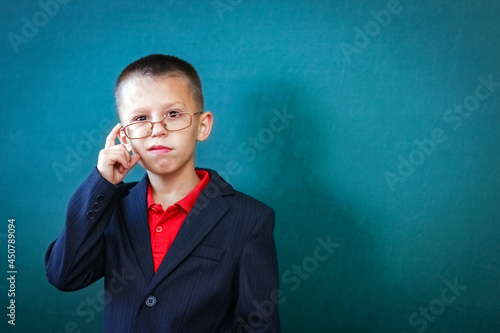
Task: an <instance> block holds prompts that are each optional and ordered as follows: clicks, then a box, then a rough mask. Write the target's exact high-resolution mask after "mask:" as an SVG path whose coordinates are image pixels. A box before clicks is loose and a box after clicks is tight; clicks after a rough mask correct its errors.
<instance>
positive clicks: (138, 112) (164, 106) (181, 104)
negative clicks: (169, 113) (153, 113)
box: [130, 102, 186, 117]
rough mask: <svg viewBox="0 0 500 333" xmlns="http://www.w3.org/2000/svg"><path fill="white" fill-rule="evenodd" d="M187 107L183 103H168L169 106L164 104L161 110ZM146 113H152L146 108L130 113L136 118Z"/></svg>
mask: <svg viewBox="0 0 500 333" xmlns="http://www.w3.org/2000/svg"><path fill="white" fill-rule="evenodd" d="M177 105H178V106H184V107H185V106H186V104H184V103H182V102H174V103H167V104H164V105H162V107H161V109H162V110H164V109H169V108H171V107H173V106H177ZM144 112H148V113H149V112H150V110H149V109H144V108H138V109H135V110H132V111H130V116H131V117H132V116H135V115H137V114H141V113H144Z"/></svg>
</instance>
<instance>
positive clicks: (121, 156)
mask: <svg viewBox="0 0 500 333" xmlns="http://www.w3.org/2000/svg"><path fill="white" fill-rule="evenodd" d="M115 147H118V149H113V148H114V147H113V148H111V149H109V150H107V151H106V152H105V156H106V160H107V161H108V162H107V163H106V164H108V165H110V166H114V165H115V164H120V165H123V166H124V167H128V165H129V164H130V158H131V157H130V154H129V153H128V152H127V151H126V150H125V149H124V148H122V147H121V146H115Z"/></svg>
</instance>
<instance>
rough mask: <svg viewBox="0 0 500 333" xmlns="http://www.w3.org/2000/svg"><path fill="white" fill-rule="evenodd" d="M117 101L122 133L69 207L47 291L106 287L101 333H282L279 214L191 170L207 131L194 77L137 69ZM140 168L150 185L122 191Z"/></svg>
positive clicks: (165, 68)
mask: <svg viewBox="0 0 500 333" xmlns="http://www.w3.org/2000/svg"><path fill="white" fill-rule="evenodd" d="M115 98H116V104H117V110H118V114H119V118H120V121H121V123H119V124H117V125H116V126H115V127H114V128H113V129H112V130H111V133H110V134H109V135H108V137H107V138H106V144H105V148H104V149H103V150H101V152H100V153H99V159H98V162H97V168H95V169H94V170H93V172H92V173H91V174H90V176H89V177H88V178H87V179H86V180H85V181H84V182H83V184H82V185H81V186H80V187H79V188H78V189H77V190H76V192H75V194H74V195H73V196H72V198H71V199H70V201H69V204H68V212H67V218H66V226H65V228H64V230H63V231H62V233H61V235H60V236H59V237H58V238H57V240H56V241H55V242H54V243H52V244H51V245H50V247H49V249H48V250H47V254H46V258H45V266H46V271H47V278H48V280H49V282H50V283H51V284H53V285H54V286H55V287H57V288H58V289H60V290H63V291H73V290H77V289H81V288H84V287H86V286H88V285H90V284H92V283H93V282H95V281H96V280H98V279H99V278H101V277H103V276H104V285H105V295H106V299H105V304H106V306H105V328H106V332H120V333H124V332H182V333H185V332H196V333H200V332H279V318H278V311H277V303H278V296H279V291H278V290H277V288H278V272H277V259H276V250H275V245H274V240H273V235H272V232H273V228H274V212H273V210H272V209H271V208H269V207H268V206H266V205H264V204H263V203H261V202H258V201H257V200H255V199H253V198H251V197H248V196H246V195H245V194H242V193H240V192H238V191H235V190H234V189H233V188H232V187H231V185H229V184H228V183H227V182H226V181H224V180H223V179H222V178H221V177H220V176H219V175H218V174H217V173H216V172H215V171H213V170H208V169H198V168H195V163H194V155H195V146H196V142H197V141H204V140H205V139H206V138H207V137H208V136H209V134H210V131H211V128H212V122H213V116H212V113H211V112H203V95H202V90H201V82H200V79H199V77H198V74H197V73H196V70H195V69H194V68H193V67H192V66H191V65H190V64H189V63H187V62H185V61H183V60H181V59H179V58H176V57H173V56H165V55H150V56H147V57H144V58H141V59H139V60H137V61H135V62H133V63H132V64H130V65H129V66H127V67H126V68H125V69H124V70H123V72H122V73H121V74H120V76H119V77H118V80H117V83H116V88H115ZM116 138H118V139H119V141H120V143H119V144H116V143H115V140H116ZM137 163H139V164H141V165H142V166H143V167H144V168H145V169H146V173H147V175H146V176H145V177H144V178H143V179H142V180H141V181H140V182H138V183H123V179H124V177H125V175H126V174H127V173H128V172H129V171H130V169H132V168H133V167H134V165H136V164H137Z"/></svg>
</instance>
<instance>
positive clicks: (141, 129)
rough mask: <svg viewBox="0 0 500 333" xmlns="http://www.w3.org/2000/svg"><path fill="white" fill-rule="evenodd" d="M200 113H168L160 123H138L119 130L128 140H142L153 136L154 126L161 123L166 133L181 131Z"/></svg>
mask: <svg viewBox="0 0 500 333" xmlns="http://www.w3.org/2000/svg"><path fill="white" fill-rule="evenodd" d="M198 114H201V112H196V113H190V112H178V111H170V112H169V113H167V114H166V115H165V117H164V118H163V119H162V120H160V121H138V122H135V123H132V124H129V125H127V126H124V127H122V128H121V129H120V131H123V132H124V133H125V135H126V136H127V138H129V139H142V138H146V137H148V136H150V135H151V134H153V128H154V125H155V124H158V123H161V124H162V125H163V127H165V129H166V130H167V131H168V132H176V131H181V130H183V129H186V128H188V127H189V126H191V124H192V123H193V117H194V116H196V115H198Z"/></svg>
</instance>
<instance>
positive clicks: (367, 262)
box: [242, 78, 385, 332]
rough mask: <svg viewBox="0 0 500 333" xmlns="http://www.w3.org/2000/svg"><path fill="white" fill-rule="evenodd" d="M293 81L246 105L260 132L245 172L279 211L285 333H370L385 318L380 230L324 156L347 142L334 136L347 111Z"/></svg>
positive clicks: (266, 89)
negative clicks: (338, 183) (338, 118)
mask: <svg viewBox="0 0 500 333" xmlns="http://www.w3.org/2000/svg"><path fill="white" fill-rule="evenodd" d="M292 82H296V81H292V80H289V81H286V80H281V81H280V80H276V79H266V78H264V79H261V80H260V81H257V82H256V83H255V88H254V90H253V91H250V92H248V94H247V96H246V98H245V100H243V102H242V104H243V105H246V106H247V110H245V112H246V113H247V114H249V115H252V116H249V117H247V124H246V125H247V127H246V129H247V131H249V133H252V134H256V133H259V134H260V135H257V136H256V144H255V145H254V147H255V151H256V153H255V156H254V159H253V160H251V161H249V163H248V165H246V166H244V169H245V170H252V169H255V174H256V175H257V176H256V179H255V181H257V182H258V184H256V186H255V191H254V192H253V194H254V195H255V196H256V197H257V198H259V199H260V200H262V201H264V202H266V203H267V204H269V205H270V206H271V207H273V208H274V209H275V211H276V228H275V239H276V244H277V250H278V259H279V267H280V290H281V291H282V292H283V294H282V297H281V298H280V300H281V302H282V304H281V305H280V315H281V321H282V328H283V331H285V332H307V331H309V332H313V331H315V332H319V330H321V329H326V328H328V329H329V331H331V330H339V331H341V332H356V331H361V330H363V331H367V330H366V329H367V328H368V327H371V328H373V326H374V324H376V323H377V321H379V320H380V318H383V317H385V315H384V314H382V313H380V311H381V310H380V307H379V301H380V300H379V299H377V294H378V293H377V292H374V291H380V292H381V289H382V288H380V285H381V281H380V279H381V277H382V267H381V263H380V259H379V258H378V256H377V254H376V249H375V242H374V239H373V235H374V234H376V233H377V232H378V231H377V230H376V229H377V228H378V225H379V224H378V223H377V218H376V217H375V214H374V212H369V211H367V209H365V207H363V204H362V203H360V202H356V201H355V199H351V198H349V199H348V198H347V197H346V196H344V194H343V193H348V192H349V189H336V188H335V187H334V186H333V185H332V184H334V181H332V179H329V178H331V176H325V173H326V172H325V170H324V168H330V170H331V169H332V168H333V169H335V168H336V167H338V166H336V165H330V166H327V165H326V163H327V162H325V161H327V160H328V159H326V158H325V156H327V155H332V154H335V151H334V147H335V145H336V144H337V143H339V141H341V140H342V138H340V137H338V136H337V135H336V133H335V132H332V127H333V126H332V119H335V114H334V113H335V112H341V110H340V108H339V109H337V110H334V109H332V107H331V106H327V105H324V104H323V103H322V101H321V98H317V96H314V95H313V93H310V92H311V91H314V89H313V88H311V85H308V86H307V88H306V87H302V86H300V87H299V86H298V85H294V84H293V83H292ZM332 113H333V115H332ZM273 119H278V120H273ZM273 122H274V123H273ZM354 163H359V161H355V162H354ZM341 167H343V168H345V167H346V166H345V165H342V166H341ZM330 170H328V173H327V174H328V175H331V174H332V173H331V172H330ZM354 195H355V194H352V193H351V194H350V196H351V197H353V196H354ZM325 244H326V245H325ZM318 247H320V248H318ZM317 248H318V249H317ZM379 277H380V278H379Z"/></svg>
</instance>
